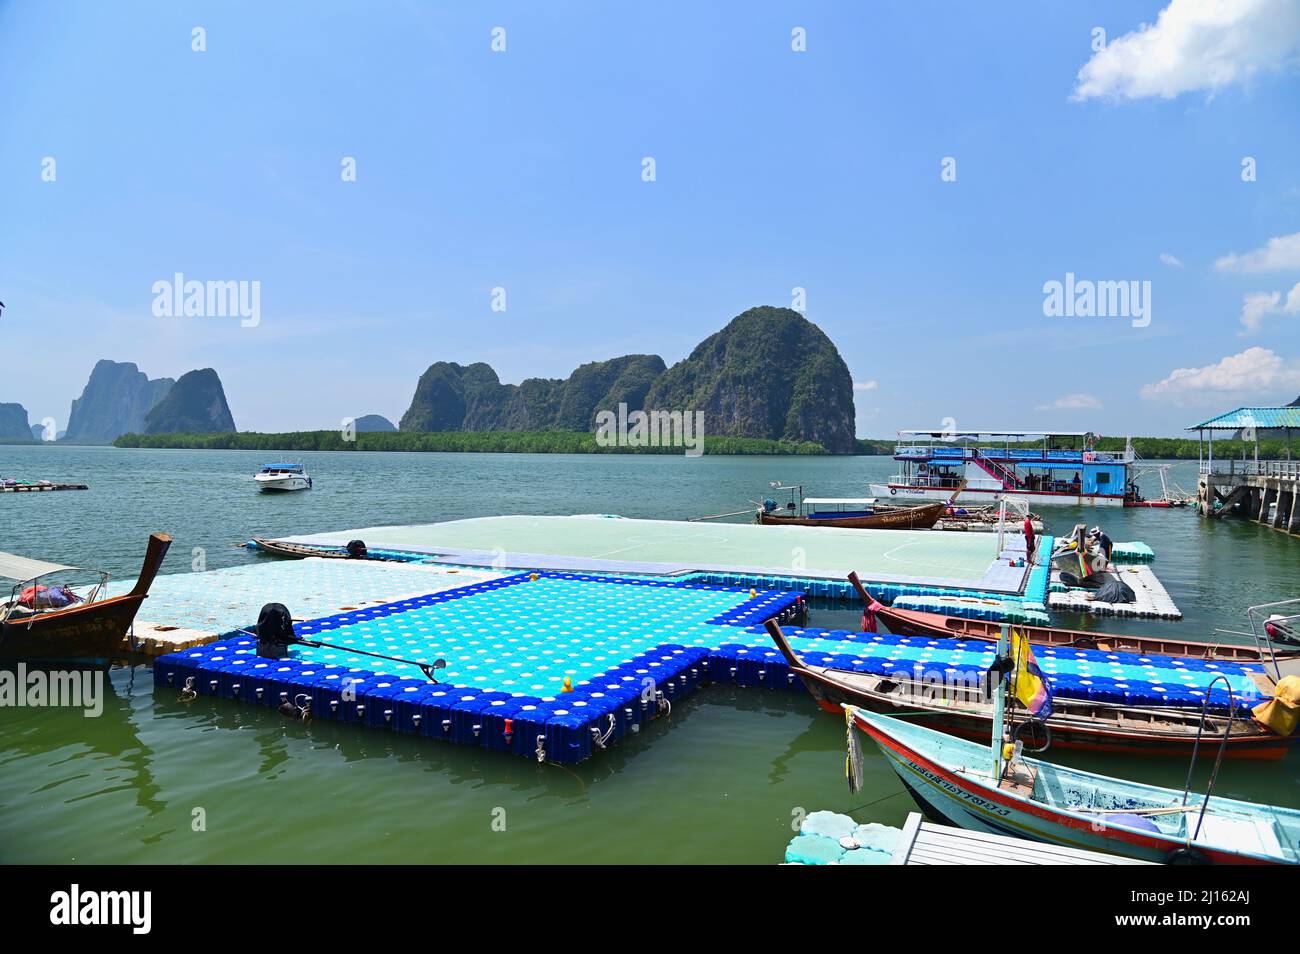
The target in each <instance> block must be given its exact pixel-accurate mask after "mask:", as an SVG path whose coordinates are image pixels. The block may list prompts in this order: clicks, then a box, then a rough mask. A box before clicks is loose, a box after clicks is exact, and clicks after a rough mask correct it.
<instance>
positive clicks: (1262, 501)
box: [1255, 486, 1277, 523]
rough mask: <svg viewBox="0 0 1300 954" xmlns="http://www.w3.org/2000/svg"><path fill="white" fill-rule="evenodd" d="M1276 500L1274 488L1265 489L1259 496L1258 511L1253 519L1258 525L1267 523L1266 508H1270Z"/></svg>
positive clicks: (1275, 489)
mask: <svg viewBox="0 0 1300 954" xmlns="http://www.w3.org/2000/svg"><path fill="white" fill-rule="evenodd" d="M1276 499H1277V488H1276V487H1267V486H1266V487H1265V488H1264V490H1263V492H1262V493H1260V494H1259V511H1258V512H1257V513H1256V514H1255V519H1256V520H1258V521H1259V522H1260V523H1267V522H1268V508H1269V507H1270V506H1272V504H1273V501H1275V500H1276Z"/></svg>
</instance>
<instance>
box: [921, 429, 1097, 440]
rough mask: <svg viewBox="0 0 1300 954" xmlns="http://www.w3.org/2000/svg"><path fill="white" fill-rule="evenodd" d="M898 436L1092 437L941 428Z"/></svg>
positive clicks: (1085, 433) (1088, 434)
mask: <svg viewBox="0 0 1300 954" xmlns="http://www.w3.org/2000/svg"><path fill="white" fill-rule="evenodd" d="M898 436H899V437H933V438H935V439H937V440H946V441H955V440H961V439H962V438H965V437H1092V436H1093V435H1092V432H1091V431H946V430H944V429H942V428H939V429H937V430H928V431H899V432H898Z"/></svg>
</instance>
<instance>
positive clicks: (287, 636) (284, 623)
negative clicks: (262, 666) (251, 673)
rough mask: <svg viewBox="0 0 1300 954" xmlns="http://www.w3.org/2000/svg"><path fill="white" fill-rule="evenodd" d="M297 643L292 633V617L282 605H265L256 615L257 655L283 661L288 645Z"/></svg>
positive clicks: (287, 652)
mask: <svg viewBox="0 0 1300 954" xmlns="http://www.w3.org/2000/svg"><path fill="white" fill-rule="evenodd" d="M297 641H298V637H297V636H296V635H295V634H294V631H293V617H292V616H291V615H289V610H288V609H287V608H286V607H285V605H284V604H283V603H267V604H266V605H265V606H263V607H262V612H261V613H259V614H258V615H257V655H259V656H264V657H266V658H267V659H283V658H284V657H285V656H287V655H288V654H289V644H290V643H294V642H297Z"/></svg>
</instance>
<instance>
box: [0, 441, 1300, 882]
mask: <svg viewBox="0 0 1300 954" xmlns="http://www.w3.org/2000/svg"><path fill="white" fill-rule="evenodd" d="M295 456H296V457H297V458H298V459H302V460H303V461H304V462H305V463H306V465H307V468H308V471H309V472H310V473H311V474H312V476H313V477H314V478H315V481H316V489H315V490H313V491H311V492H310V493H303V494H292V495H287V496H273V495H261V494H257V493H255V492H254V489H253V485H252V480H251V475H252V473H253V472H254V471H255V470H256V469H257V467H258V466H260V465H261V464H263V463H267V462H268V461H269V458H268V457H267V455H265V454H262V453H252V452H243V451H179V450H175V451H173V450H156V451H155V450H120V449H115V448H74V447H42V446H33V447H0V475H3V476H9V475H13V476H19V477H25V478H31V479H34V478H39V477H46V478H49V479H51V480H56V481H61V482H81V483H87V484H89V485H90V487H91V489H90V490H89V491H84V492H69V493H55V494H3V495H0V550H7V551H11V552H17V553H22V554H25V555H29V556H39V557H44V558H47V559H51V560H56V561H59V562H68V563H73V564H78V565H90V566H96V567H102V568H104V569H107V570H110V571H112V572H113V573H114V575H115V576H116V577H118V578H133V577H134V575H135V573H136V572H137V571H138V568H139V560H140V557H141V555H142V553H143V548H144V542H145V537H146V535H147V533H148V532H149V531H150V530H166V531H169V532H170V533H171V534H172V535H173V537H174V538H175V541H176V542H175V544H174V545H173V548H172V553H171V555H170V556H169V557H168V560H167V565H166V566H165V568H164V572H180V571H182V570H187V569H189V564H190V561H191V559H192V552H193V550H194V548H202V549H203V550H204V551H205V554H206V560H207V564H208V566H209V567H210V568H215V567H220V566H229V565H232V564H236V563H242V562H247V561H250V560H256V559H264V558H259V557H255V556H253V555H252V554H250V553H248V552H247V551H245V550H243V549H239V548H237V544H239V543H242V542H243V541H245V540H247V539H248V538H249V537H251V536H253V535H255V534H256V535H261V534H287V533H308V532H315V531H324V530H333V529H341V528H348V527H363V526H373V525H378V524H386V523H417V522H428V521H435V520H450V519H455V518H459V517H470V516H486V515H492V514H502V513H538V514H548V513H550V514H572V513H620V514H623V515H626V516H630V517H663V518H672V519H681V518H686V517H692V516H699V515H703V514H714V513H720V512H724V511H732V510H740V509H742V508H746V507H747V506H748V505H749V502H750V501H751V500H755V499H761V498H762V497H764V496H766V495H768V494H769V493H770V491H768V489H767V488H768V484H769V482H770V481H773V480H780V481H783V482H801V483H803V484H804V485H805V486H806V487H807V488H808V489H809V491H810V492H815V493H816V494H818V495H825V496H850V495H861V494H863V493H865V492H866V483H867V481H869V480H880V479H882V478H885V477H887V476H888V475H889V473H890V472H891V468H892V461H890V460H889V459H888V458H841V459H827V458H814V459H804V458H752V457H746V458H738V457H708V456H706V457H702V458H697V459H688V458H685V457H634V456H551V455H472V454H379V453H373V454H363V453H318V454H303V455H295ZM1194 471H1195V465H1194V464H1179V465H1178V466H1177V467H1176V468H1175V471H1174V476H1175V479H1177V480H1178V481H1179V482H1180V483H1182V484H1183V486H1185V487H1189V488H1190V487H1193V486H1194V485H1195V480H1194ZM1147 483H1148V484H1149V485H1150V486H1149V487H1148V488H1146V489H1148V490H1149V491H1150V490H1154V489H1155V484H1154V481H1150V480H1149V481H1148V482H1147ZM1042 512H1043V515H1044V517H1045V518H1046V521H1047V524H1048V529H1049V531H1050V532H1061V531H1064V530H1068V529H1069V527H1070V526H1072V525H1073V524H1074V523H1075V522H1076V521H1080V520H1086V521H1089V522H1090V523H1093V522H1098V521H1100V522H1101V523H1102V525H1103V526H1104V527H1105V528H1106V529H1107V531H1108V532H1109V533H1110V535H1111V536H1112V537H1113V538H1114V539H1116V540H1143V541H1145V542H1147V543H1149V544H1150V545H1151V546H1153V547H1154V548H1155V549H1156V557H1157V558H1156V564H1155V568H1156V571H1157V573H1158V574H1159V576H1160V578H1161V580H1162V581H1163V582H1164V583H1165V585H1166V587H1167V588H1168V589H1169V592H1170V594H1171V595H1172V596H1173V598H1174V600H1175V601H1176V602H1177V603H1178V605H1179V606H1180V607H1181V608H1182V610H1183V612H1184V613H1185V614H1186V617H1187V618H1186V620H1185V621H1184V622H1181V623H1161V622H1137V621H1134V622H1128V621H1125V622H1119V621H1101V622H1098V621H1095V620H1068V621H1067V622H1068V623H1071V624H1082V625H1086V626H1090V627H1100V628H1103V629H1105V628H1115V629H1121V628H1122V629H1123V630H1126V631H1131V632H1150V633H1166V634H1169V633H1175V632H1177V633H1180V634H1183V635H1186V636H1189V637H1206V636H1208V635H1209V634H1210V633H1211V631H1212V630H1213V629H1214V628H1215V627H1232V628H1241V627H1242V626H1243V625H1244V622H1245V621H1244V617H1243V616H1242V611H1243V610H1244V608H1245V607H1246V606H1248V605H1250V604H1252V603H1260V602H1265V601H1268V600H1273V599H1284V598H1287V597H1290V596H1294V595H1297V594H1298V593H1300V540H1295V539H1290V538H1288V537H1285V536H1283V535H1282V534H1279V533H1276V532H1275V531H1272V530H1269V529H1267V528H1264V527H1259V526H1256V525H1254V524H1250V523H1246V522H1243V521H1236V520H1231V519H1229V520H1224V521H1222V522H1218V521H1208V520H1202V519H1200V518H1198V517H1196V516H1195V515H1194V514H1193V513H1191V512H1190V511H1156V510H1127V511H1120V510H1110V509H1107V510H1091V509H1086V510H1075V509H1071V508H1046V509H1044V510H1043V511H1042ZM815 618H816V620H817V621H818V622H819V623H824V624H825V625H838V626H852V625H853V624H854V623H855V621H856V614H854V613H852V612H849V611H839V612H833V611H821V612H819V613H818V614H816V616H815ZM111 683H112V686H111V688H112V693H111V698H110V699H109V701H108V704H107V705H106V707H105V711H104V713H103V715H102V716H100V717H99V718H84V717H83V716H82V715H81V713H80V711H77V712H72V711H68V710H60V709H39V710H37V709H13V708H4V709H0V862H136V861H143V862H187V863H190V862H260V861H270V862H288V863H302V862H308V863H311V862H348V861H370V862H484V863H509V862H615V863H616V862H666V863H667V862H749V863H758V864H772V863H775V862H777V861H779V860H780V859H781V857H782V852H783V849H784V846H785V844H786V842H788V841H789V839H790V838H791V837H792V834H793V832H792V823H794V822H795V820H796V819H797V817H798V816H799V814H800V813H801V812H805V811H816V810H818V809H830V810H833V811H840V812H849V813H851V814H853V815H854V817H856V818H858V819H859V820H860V821H880V822H884V823H887V824H901V822H902V821H903V819H904V818H905V817H906V815H907V812H908V811H910V810H911V808H912V803H911V801H910V799H909V797H908V796H907V795H905V794H904V793H903V792H902V789H901V787H900V785H899V784H898V782H897V780H896V778H895V776H894V775H893V773H892V772H891V771H889V769H887V768H886V767H885V765H884V763H883V761H882V760H881V759H879V758H878V757H875V756H871V757H869V759H868V764H867V785H866V789H865V790H864V791H863V792H860V793H859V794H857V795H856V796H850V795H849V794H848V792H847V790H846V788H845V785H844V781H843V763H844V729H843V724H842V723H841V722H839V720H837V719H835V718H834V717H833V716H830V715H827V714H823V713H821V712H819V711H818V710H817V709H816V708H815V707H814V705H813V703H812V702H811V700H810V699H809V698H808V697H806V696H801V695H794V694H785V693H779V692H767V691H762V690H752V689H747V690H735V689H730V688H726V687H712V688H710V689H708V690H705V691H703V692H700V693H697V694H696V695H695V696H694V697H692V698H690V699H688V700H686V701H685V702H683V703H681V704H678V705H675V706H674V707H673V714H672V717H671V719H665V720H660V721H658V722H656V723H654V724H652V725H650V726H649V727H648V729H647V730H646V731H644V732H643V733H642V734H641V735H640V737H637V738H634V739H632V740H630V741H629V742H627V743H625V744H622V745H620V746H618V747H617V748H616V749H614V750H612V751H611V752H610V753H608V754H606V755H604V756H601V757H598V758H595V759H593V760H591V761H589V762H587V763H585V764H583V765H580V766H577V767H573V768H569V767H559V766H553V765H544V766H538V765H536V764H534V763H532V762H529V761H525V760H523V759H517V758H512V757H509V756H497V755H495V754H488V753H483V752H476V751H474V750H471V749H467V748H465V747H461V746H450V745H438V744H435V743H429V742H421V741H418V740H412V739H407V738H404V737H394V736H389V735H386V734H382V733H377V732H373V731H366V730H363V729H357V728H355V727H350V726H339V725H336V724H332V723H328V722H317V723H312V724H309V725H305V726H304V725H301V724H298V723H293V722H288V721H286V720H284V719H283V718H282V717H281V716H280V715H278V714H277V713H274V712H270V711H267V710H265V709H251V708H247V707H242V706H237V705H235V704H233V703H224V702H220V701H215V700H210V699H199V700H197V701H196V702H194V703H192V704H189V705H182V704H179V703H177V702H176V700H175V693H174V692H173V691H163V692H159V693H157V694H155V693H154V691H153V683H152V679H151V676H150V672H149V669H148V667H129V668H119V669H116V670H114V671H113V672H112V673H111ZM1052 757H1053V758H1057V759H1060V760H1062V761H1067V762H1069V763H1071V764H1076V765H1080V766H1082V767H1085V768H1089V769H1091V770H1093V771H1102V772H1106V773H1109V774H1113V775H1120V776H1124V777H1131V778H1136V779H1139V780H1142V781H1148V782H1153V783H1156V784H1161V785H1168V786H1172V787H1181V786H1182V784H1183V779H1184V777H1185V773H1186V768H1187V767H1186V764H1185V763H1183V762H1181V761H1179V760H1160V759H1147V760H1143V759H1134V758H1115V757H1102V756H1086V755H1072V754H1068V753H1059V752H1057V753H1053V756H1052ZM1206 761H1207V762H1208V760H1206ZM1198 775H1199V776H1200V777H1201V778H1202V779H1203V778H1204V776H1205V772H1204V771H1202V772H1199V773H1198ZM1216 791H1218V792H1219V793H1221V794H1224V795H1230V796H1234V797H1240V798H1249V799H1253V800H1257V801H1264V802H1269V803H1273V804H1280V805H1289V806H1293V807H1300V758H1298V757H1297V756H1296V755H1294V754H1293V755H1292V756H1290V757H1288V758H1287V759H1286V760H1285V761H1283V762H1281V763H1269V764H1258V765H1250V764H1241V763H1228V764H1227V766H1226V767H1225V769H1224V771H1223V773H1222V775H1221V777H1220V782H1219V786H1218V788H1217V789H1216ZM196 817H197V818H202V820H203V822H204V825H203V826H202V827H205V829H206V830H202V831H195V830H194V829H195V827H199V826H197V825H196V823H195V819H196ZM502 828H504V830H502Z"/></svg>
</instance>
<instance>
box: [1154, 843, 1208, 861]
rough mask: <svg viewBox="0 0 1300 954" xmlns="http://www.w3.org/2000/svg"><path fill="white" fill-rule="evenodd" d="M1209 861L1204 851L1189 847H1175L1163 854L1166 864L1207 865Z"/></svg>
mask: <svg viewBox="0 0 1300 954" xmlns="http://www.w3.org/2000/svg"><path fill="white" fill-rule="evenodd" d="M1209 863H1210V859H1209V856H1208V855H1206V854H1205V852H1203V851H1197V850H1196V849H1195V848H1190V847H1182V848H1175V849H1174V850H1173V851H1171V852H1169V854H1167V855H1165V864H1167V865H1208V864H1209Z"/></svg>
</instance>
